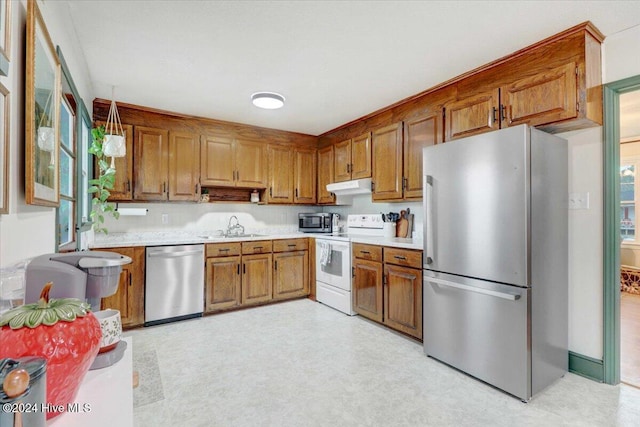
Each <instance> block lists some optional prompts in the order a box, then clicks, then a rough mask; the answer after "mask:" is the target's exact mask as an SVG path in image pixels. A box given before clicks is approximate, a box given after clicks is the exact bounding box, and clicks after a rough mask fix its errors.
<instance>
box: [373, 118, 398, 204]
mask: <svg viewBox="0 0 640 427" xmlns="http://www.w3.org/2000/svg"><path fill="white" fill-rule="evenodd" d="M372 145H373V179H372V181H373V191H372V193H373V194H372V199H373V200H390V199H402V122H400V123H396V124H393V125H390V126H386V127H383V128H381V129H378V130H375V131H374V132H373V135H372Z"/></svg>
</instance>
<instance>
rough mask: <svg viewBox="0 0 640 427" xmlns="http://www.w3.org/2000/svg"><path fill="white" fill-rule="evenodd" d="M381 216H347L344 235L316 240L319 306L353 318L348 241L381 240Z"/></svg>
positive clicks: (349, 243)
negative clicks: (320, 304)
mask: <svg viewBox="0 0 640 427" xmlns="http://www.w3.org/2000/svg"><path fill="white" fill-rule="evenodd" d="M383 228H384V222H383V221H382V215H381V214H367V215H349V216H348V217H347V230H346V232H345V233H333V234H324V235H317V236H316V299H317V301H318V302H321V303H323V304H326V305H328V306H329V307H332V308H335V309H336V310H340V311H342V312H343V313H346V314H348V315H350V316H353V315H355V314H356V313H355V312H354V311H353V306H352V300H351V240H352V239H353V238H356V237H362V236H367V237H377V236H380V237H382V236H383V235H384V231H383Z"/></svg>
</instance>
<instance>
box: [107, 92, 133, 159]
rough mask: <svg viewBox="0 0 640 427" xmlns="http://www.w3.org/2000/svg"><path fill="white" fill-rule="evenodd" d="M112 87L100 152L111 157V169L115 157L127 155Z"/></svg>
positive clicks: (125, 142)
mask: <svg viewBox="0 0 640 427" xmlns="http://www.w3.org/2000/svg"><path fill="white" fill-rule="evenodd" d="M113 93H114V88H113V87H111V106H110V107H109V115H108V116H107V123H106V124H105V126H104V130H105V136H104V143H103V144H102V152H103V153H104V155H105V156H107V157H111V169H115V168H116V165H115V158H116V157H124V156H126V155H127V141H126V138H125V134H124V130H123V129H122V122H121V121H120V113H118V107H117V106H116V100H115V97H114V96H113Z"/></svg>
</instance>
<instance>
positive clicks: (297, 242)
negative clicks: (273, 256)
mask: <svg viewBox="0 0 640 427" xmlns="http://www.w3.org/2000/svg"><path fill="white" fill-rule="evenodd" d="M308 249H309V241H308V240H307V239H283V240H274V241H273V252H291V251H306V250H308Z"/></svg>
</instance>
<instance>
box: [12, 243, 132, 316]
mask: <svg viewBox="0 0 640 427" xmlns="http://www.w3.org/2000/svg"><path fill="white" fill-rule="evenodd" d="M130 263H131V258H129V257H128V256H124V255H120V254H117V253H113V252H100V251H81V252H68V253H54V254H46V255H40V256H39V257H36V258H34V259H33V260H32V261H31V262H30V263H29V265H27V270H26V273H25V282H26V283H25V296H24V302H25V304H29V303H33V302H37V301H38V299H39V298H40V291H41V290H42V287H43V286H44V285H45V283H47V282H53V287H52V288H51V292H50V296H51V298H77V299H79V300H82V301H85V300H86V301H87V302H88V303H89V304H91V308H92V309H93V310H96V309H99V308H100V299H101V298H103V297H108V296H110V295H113V294H115V293H116V291H117V290H118V281H119V280H120V272H121V271H122V266H123V265H126V264H130Z"/></svg>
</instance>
